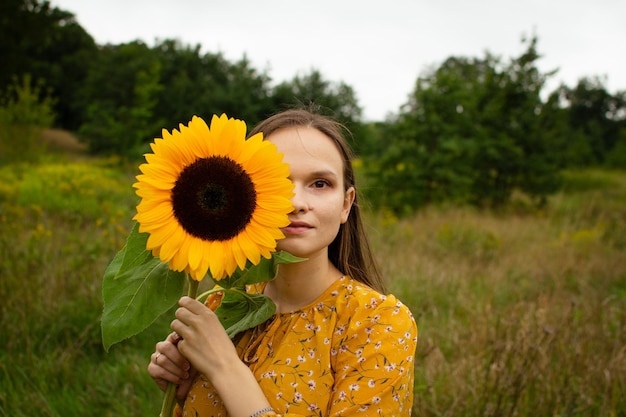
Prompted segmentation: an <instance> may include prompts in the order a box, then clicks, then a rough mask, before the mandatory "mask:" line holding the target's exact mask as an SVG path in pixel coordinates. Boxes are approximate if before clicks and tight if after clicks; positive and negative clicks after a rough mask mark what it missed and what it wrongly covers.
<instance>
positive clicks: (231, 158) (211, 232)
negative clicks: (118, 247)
mask: <svg viewBox="0 0 626 417" xmlns="http://www.w3.org/2000/svg"><path fill="white" fill-rule="evenodd" d="M179 129H180V130H176V129H174V130H172V133H171V134H170V133H168V131H167V130H165V129H163V132H162V135H163V137H162V138H157V139H155V140H154V142H153V143H151V144H150V146H151V148H152V151H153V153H149V154H146V155H145V158H146V162H147V163H144V164H141V165H140V166H139V169H140V171H141V172H142V174H140V175H137V177H136V178H137V181H138V182H137V183H135V184H134V185H133V187H135V188H136V189H137V190H136V192H137V195H138V196H139V197H141V201H140V203H139V205H138V206H137V214H136V215H135V216H134V217H133V219H134V220H136V221H137V222H138V223H139V231H140V232H142V233H144V232H145V233H148V234H149V237H148V241H147V244H146V248H147V249H148V250H151V251H152V254H153V255H154V256H158V257H159V258H160V259H161V261H162V262H164V263H169V268H170V269H172V270H175V271H186V272H187V273H189V275H190V276H191V277H192V278H193V279H195V280H197V281H200V280H202V279H203V278H204V276H205V275H206V273H207V271H210V273H211V276H212V277H213V278H214V279H216V280H219V279H222V278H224V277H226V276H229V275H231V274H232V273H233V272H234V271H235V269H236V268H237V267H239V268H240V269H244V268H245V266H246V263H247V262H248V261H250V262H252V264H254V265H256V264H258V263H259V262H260V260H261V257H264V258H270V257H271V253H272V252H273V251H275V250H276V241H277V240H279V239H282V238H283V237H284V235H283V233H282V232H281V230H280V228H281V227H284V226H287V225H288V223H289V221H288V219H287V214H288V213H289V212H290V211H291V210H292V209H293V205H292V203H291V197H292V195H293V184H292V183H291V181H290V180H289V178H288V177H289V166H288V165H287V164H286V163H284V162H283V161H282V155H281V154H280V153H278V151H277V148H276V146H275V145H274V144H272V143H271V142H268V141H264V140H263V135H262V134H260V133H259V134H256V135H254V136H252V137H250V138H249V139H247V140H246V124H245V122H243V121H241V120H237V119H233V118H228V117H227V116H226V115H225V114H222V115H221V116H220V117H217V115H214V116H213V118H212V120H211V127H210V128H209V127H208V126H207V124H206V123H205V121H204V120H202V119H201V118H200V117H197V116H194V117H193V118H192V119H191V122H189V125H188V126H184V125H182V124H181V125H179Z"/></svg>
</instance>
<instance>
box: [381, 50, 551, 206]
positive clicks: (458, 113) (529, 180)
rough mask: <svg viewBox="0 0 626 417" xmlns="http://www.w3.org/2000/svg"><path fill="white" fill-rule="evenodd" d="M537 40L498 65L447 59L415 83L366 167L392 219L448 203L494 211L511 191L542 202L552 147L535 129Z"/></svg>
mask: <svg viewBox="0 0 626 417" xmlns="http://www.w3.org/2000/svg"><path fill="white" fill-rule="evenodd" d="M535 47H536V39H533V40H531V41H529V42H528V49H527V50H526V51H525V52H524V53H523V54H522V55H521V56H520V57H518V58H515V59H512V60H511V62H510V63H509V64H508V65H506V66H504V65H503V64H502V63H501V62H500V60H499V59H498V58H496V57H493V56H491V55H489V54H487V55H486V56H485V58H483V59H467V58H449V59H448V60H446V62H444V64H443V65H441V66H440V67H439V68H437V69H436V70H435V71H433V72H432V73H431V74H429V75H426V76H425V77H422V78H420V79H419V80H418V81H417V85H416V88H415V92H414V93H413V95H412V96H411V99H410V101H409V102H408V103H407V104H406V105H405V106H404V107H403V109H402V111H401V113H400V114H399V115H398V117H397V120H395V122H394V123H393V124H392V126H391V128H390V129H389V135H390V136H392V137H393V138H394V140H393V141H392V142H391V143H390V144H389V145H388V147H387V148H386V149H384V150H381V154H380V157H379V158H378V159H377V161H375V162H373V163H372V164H371V166H370V169H369V175H370V176H371V177H372V179H373V180H372V181H371V184H372V187H373V192H372V193H371V195H372V197H373V199H374V200H375V202H377V203H378V205H379V206H384V207H387V208H390V209H392V210H394V211H395V212H397V213H407V212H409V213H410V212H412V211H413V210H414V209H415V208H417V207H420V206H424V205H426V204H431V203H440V202H443V201H452V202H460V203H472V204H476V205H481V206H484V205H488V206H495V207H497V206H501V205H503V204H504V203H506V202H508V201H509V200H510V198H511V195H512V193H513V191H515V190H516V189H519V190H521V191H522V192H524V193H526V194H527V195H529V196H530V197H531V198H533V199H536V200H537V201H538V202H539V203H544V202H545V200H546V197H547V196H548V195H549V194H550V193H552V192H554V191H555V190H556V189H557V188H558V168H559V167H558V165H557V164H556V163H555V161H553V156H552V155H553V154H554V153H555V149H554V148H553V147H552V146H551V143H550V142H548V141H547V140H546V137H545V134H544V130H543V129H542V127H541V117H540V114H541V107H542V102H541V97H540V93H541V88H542V87H543V85H544V83H545V80H546V79H547V77H548V76H549V75H544V74H541V73H540V72H539V70H538V69H537V68H536V63H535V61H536V60H537V59H538V57H539V56H538V54H537V52H536V49H535Z"/></svg>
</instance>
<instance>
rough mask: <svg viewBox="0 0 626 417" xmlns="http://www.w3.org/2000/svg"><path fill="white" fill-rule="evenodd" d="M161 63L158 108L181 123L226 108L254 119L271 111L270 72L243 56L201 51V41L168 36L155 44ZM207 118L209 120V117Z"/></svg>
mask: <svg viewBox="0 0 626 417" xmlns="http://www.w3.org/2000/svg"><path fill="white" fill-rule="evenodd" d="M155 52H156V54H157V56H158V58H159V60H160V62H161V64H162V69H161V84H162V86H163V88H162V90H161V92H160V93H159V100H158V104H157V106H156V108H155V114H156V115H157V116H158V117H159V119H162V120H165V122H166V126H169V127H171V128H174V127H177V126H178V124H179V123H186V122H187V121H189V120H191V117H192V116H193V115H198V116H202V117H204V118H208V117H210V116H211V115H212V114H221V113H226V114H227V115H228V116H229V117H236V118H238V119H242V120H245V121H246V123H248V124H249V125H252V124H254V123H256V122H258V121H260V120H261V119H262V118H263V117H265V114H266V113H267V112H268V111H269V110H268V109H269V107H270V104H269V103H268V95H269V81H270V80H269V77H268V76H267V75H266V74H265V73H259V72H258V71H257V70H256V69H254V68H253V67H252V66H251V65H250V61H248V59H247V58H246V57H245V56H244V57H243V58H242V59H241V60H239V61H237V62H235V63H231V62H229V61H228V60H226V59H225V58H224V57H223V55H222V54H220V53H217V54H213V53H205V54H202V53H201V48H200V45H196V46H189V45H183V44H181V43H180V42H179V41H176V40H171V39H170V40H165V41H163V42H161V43H160V44H158V45H157V46H156V47H155ZM207 121H208V120H207Z"/></svg>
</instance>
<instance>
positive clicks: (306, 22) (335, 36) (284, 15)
mask: <svg viewBox="0 0 626 417" xmlns="http://www.w3.org/2000/svg"><path fill="white" fill-rule="evenodd" d="M51 3H52V4H53V5H54V6H57V7H59V8H60V9H63V10H66V11H69V12H72V13H74V14H75V16H76V19H77V20H78V23H79V24H80V25H81V26H82V27H83V28H84V29H85V30H86V31H87V32H88V33H89V34H90V35H91V36H93V37H94V39H95V41H96V42H97V43H98V44H101V45H103V44H106V43H113V44H120V43H124V42H130V41H133V40H136V39H141V40H143V41H144V42H146V43H147V44H149V45H154V43H155V41H156V40H163V39H179V40H180V41H181V42H183V43H184V44H189V45H196V44H200V45H201V46H202V51H203V52H211V53H217V52H221V53H222V54H223V55H224V56H225V57H226V58H227V59H228V60H229V61H231V62H234V61H237V60H239V59H241V58H242V57H243V56H244V54H245V55H246V56H247V57H248V59H249V60H250V61H251V62H252V65H253V67H254V68H256V69H258V70H259V71H267V73H268V75H269V76H270V77H271V78H272V79H273V80H274V81H275V82H280V81H283V80H289V79H291V78H293V77H294V76H295V75H298V74H303V73H308V72H309V71H310V70H311V69H313V68H315V69H318V70H319V71H320V72H321V73H322V75H323V76H324V78H325V79H327V80H330V81H343V82H345V83H346V84H348V85H350V86H352V87H353V88H354V90H355V91H356V94H357V98H358V100H359V104H360V105H361V107H362V108H363V109H364V113H365V117H366V118H367V119H369V120H382V119H384V118H385V116H386V115H387V114H388V113H396V112H397V111H398V109H399V107H400V106H401V105H402V104H403V103H405V102H406V100H407V96H408V94H409V93H410V92H411V91H412V90H413V88H414V85H415V81H416V79H417V77H418V76H419V75H420V74H422V73H424V72H425V71H426V70H427V69H428V68H432V67H437V66H438V65H439V64H441V63H442V62H443V61H444V60H445V59H446V58H448V57H450V56H464V57H484V54H485V51H489V52H490V53H492V54H494V55H497V56H500V57H502V58H503V59H504V60H505V61H508V59H509V58H512V57H517V56H519V55H520V54H521V53H522V52H523V51H524V50H525V49H526V48H525V46H524V45H522V43H521V38H522V36H531V35H532V34H533V33H534V34H535V35H536V36H537V37H538V39H539V42H538V51H539V53H540V54H541V55H542V58H541V59H540V60H539V61H538V66H539V68H540V70H541V71H543V72H547V71H549V70H552V69H559V71H558V73H557V75H556V76H554V78H553V80H552V81H551V83H550V84H548V86H547V88H546V92H547V91H552V90H554V88H556V86H557V85H558V84H559V83H560V82H564V83H565V84H567V85H568V86H574V85H575V84H576V83H577V81H578V79H579V78H581V77H583V76H601V77H606V82H605V86H606V87H607V89H608V90H609V92H611V93H616V92H617V91H623V90H626V54H625V53H624V51H625V50H626V46H625V45H626V1H624V0H524V1H521V0H520V1H513V0H475V1H469V0H386V1H380V0H379V1H373V0H307V1H299V0H220V1H217V0H51Z"/></svg>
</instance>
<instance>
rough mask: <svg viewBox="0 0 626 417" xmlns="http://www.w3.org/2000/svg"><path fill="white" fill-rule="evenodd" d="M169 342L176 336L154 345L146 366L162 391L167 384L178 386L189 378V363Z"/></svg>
mask: <svg viewBox="0 0 626 417" xmlns="http://www.w3.org/2000/svg"><path fill="white" fill-rule="evenodd" d="M170 340H172V341H174V340H176V336H175V335H170V336H168V339H167V340H166V341H164V342H159V343H157V344H156V350H155V352H154V353H153V354H152V355H151V356H150V363H149V364H148V373H149V374H150V376H151V377H152V378H153V379H154V380H155V381H156V382H157V384H158V385H159V386H160V387H161V388H162V389H164V387H165V386H166V385H167V382H172V383H175V384H180V383H181V382H182V381H184V380H186V379H188V378H189V369H190V365H189V362H188V361H187V360H186V359H185V358H184V357H183V356H182V355H181V354H180V352H179V351H178V348H177V347H176V345H174V344H173V343H172V342H171V341H170Z"/></svg>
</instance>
